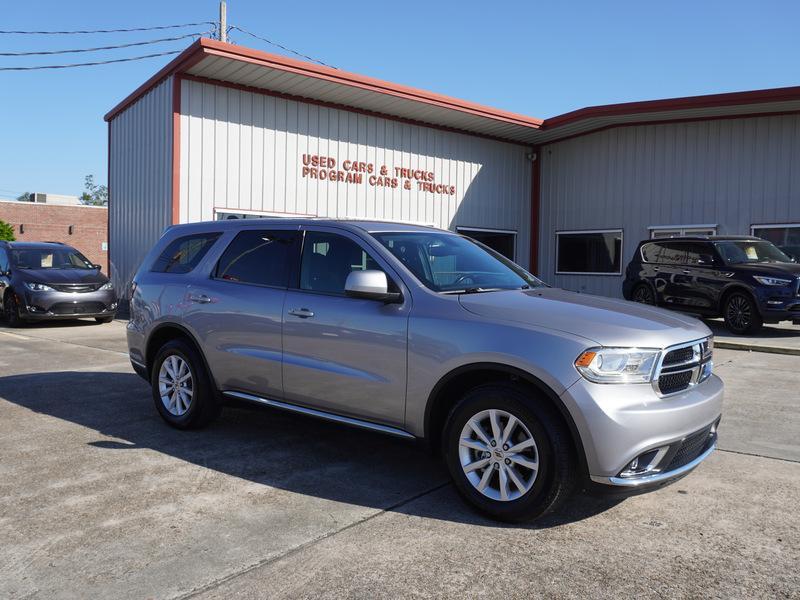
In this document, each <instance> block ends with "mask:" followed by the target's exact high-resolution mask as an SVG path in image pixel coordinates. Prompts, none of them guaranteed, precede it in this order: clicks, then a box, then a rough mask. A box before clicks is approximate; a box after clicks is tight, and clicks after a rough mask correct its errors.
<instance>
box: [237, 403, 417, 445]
mask: <svg viewBox="0 0 800 600" xmlns="http://www.w3.org/2000/svg"><path fill="white" fill-rule="evenodd" d="M222 394H223V395H225V396H228V397H229V398H237V399H239V400H247V401H248V402H256V403H258V404H266V405H267V406H271V407H273V408H279V409H281V410H288V411H289V412H295V413H299V414H301V415H308V416H311V417H317V418H318V419H325V420H326V421H334V422H335V423H343V424H345V425H351V426H353V427H360V428H361V429H369V430H371V431H378V432H380V433H385V434H388V435H393V436H396V437H400V438H404V439H409V440H413V439H416V438H415V437H414V436H413V435H411V434H410V433H408V432H407V431H403V430H402V429H397V428H396V427H389V426H388V425H378V424H377V423H370V422H369V421H362V420H361V419H354V418H352V417H343V416H341V415H335V414H333V413H329V412H325V411H323V410H316V409H314V408H306V407H305V406H297V405H296V404H288V403H287V402H280V401H278V400H270V399H269V398H261V397H260V396H253V395H252V394H245V393H244V392H222Z"/></svg>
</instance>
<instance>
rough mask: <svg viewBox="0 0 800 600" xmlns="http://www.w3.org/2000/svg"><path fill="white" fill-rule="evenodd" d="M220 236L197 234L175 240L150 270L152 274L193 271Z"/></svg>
mask: <svg viewBox="0 0 800 600" xmlns="http://www.w3.org/2000/svg"><path fill="white" fill-rule="evenodd" d="M220 235H221V234H220V233H218V232H213V233H197V234H194V235H186V236H183V237H179V238H175V239H174V240H172V241H171V242H170V243H169V245H168V246H167V247H166V248H165V249H164V251H163V252H162V253H161V255H160V256H159V257H158V258H157V259H156V260H155V262H154V263H153V267H152V268H151V269H150V270H151V271H152V272H153V273H188V272H189V271H191V270H192V269H194V268H195V267H196V266H197V265H198V264H200V261H201V260H203V257H204V256H205V255H206V252H208V251H209V250H210V249H211V246H213V245H214V242H216V241H217V238H219V236H220Z"/></svg>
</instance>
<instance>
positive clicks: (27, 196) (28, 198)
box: [17, 192, 33, 202]
mask: <svg viewBox="0 0 800 600" xmlns="http://www.w3.org/2000/svg"><path fill="white" fill-rule="evenodd" d="M32 195H33V194H31V193H30V192H25V193H24V194H20V195H19V196H17V200H19V201H20V202H30V201H31V196H32Z"/></svg>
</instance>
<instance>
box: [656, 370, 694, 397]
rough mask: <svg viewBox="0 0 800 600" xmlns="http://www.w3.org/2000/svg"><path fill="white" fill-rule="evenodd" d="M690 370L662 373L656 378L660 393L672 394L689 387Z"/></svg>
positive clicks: (690, 379)
mask: <svg viewBox="0 0 800 600" xmlns="http://www.w3.org/2000/svg"><path fill="white" fill-rule="evenodd" d="M692 375H693V374H692V371H680V372H678V373H664V374H663V375H661V376H660V377H659V378H658V388H659V389H660V390H661V393H662V394H674V393H675V392H680V391H681V390H685V389H686V388H687V387H689V384H690V383H691V382H692Z"/></svg>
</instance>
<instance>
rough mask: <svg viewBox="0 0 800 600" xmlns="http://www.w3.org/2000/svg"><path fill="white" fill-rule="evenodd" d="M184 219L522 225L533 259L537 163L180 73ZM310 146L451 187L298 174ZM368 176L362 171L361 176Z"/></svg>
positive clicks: (523, 247)
mask: <svg viewBox="0 0 800 600" xmlns="http://www.w3.org/2000/svg"><path fill="white" fill-rule="evenodd" d="M181 114H182V117H181V119H182V120H181V128H180V132H181V145H180V148H181V179H180V196H181V222H191V221H200V220H209V219H213V218H214V217H215V213H214V209H215V208H216V209H228V210H244V211H265V212H276V213H297V214H310V215H316V216H325V217H335V218H342V217H358V218H366V219H385V220H393V221H395V220H396V221H408V222H416V223H430V224H434V225H436V226H438V227H442V228H451V229H454V228H455V227H456V226H468V227H485V228H492V229H508V230H514V231H517V232H518V236H517V249H516V255H517V260H518V261H519V262H520V263H521V264H523V265H527V264H528V257H529V229H530V225H529V223H530V184H531V163H530V162H529V160H528V159H527V158H526V154H527V153H528V152H529V150H528V149H527V148H525V147H524V146H518V145H515V144H506V143H502V142H496V141H492V140H487V139H483V138H478V137H475V136H471V135H462V134H457V133H450V132H446V131H440V130H436V129H431V128H426V127H419V126H414V125H409V124H405V123H400V122H397V121H393V120H386V119H380V118H376V117H371V116H366V115H362V114H357V113H354V112H351V111H345V110H337V109H333V108H327V107H323V106H318V105H314V104H307V103H303V102H295V101H291V100H284V99H280V98H276V97H273V96H267V95H264V94H257V93H251V92H245V91H240V90H236V89H231V88H226V87H222V86H215V85H209V84H203V83H198V82H194V81H183V83H182V88H181ZM304 154H314V155H323V156H330V157H333V158H335V159H336V160H337V167H336V168H337V169H341V168H342V163H343V161H344V160H347V159H349V160H351V161H352V160H354V161H363V162H369V163H373V164H374V165H375V166H376V168H379V167H380V165H386V166H387V167H388V168H389V169H390V171H391V170H392V169H393V168H394V167H404V168H411V169H423V170H426V171H433V172H434V173H435V178H436V182H437V183H443V184H449V185H454V186H455V187H456V193H455V194H454V195H447V194H435V193H429V192H420V191H418V190H417V189H416V185H415V186H414V189H412V190H405V189H402V186H401V187H398V188H397V189H391V188H386V187H377V186H370V185H368V184H367V183H366V182H365V183H362V184H355V183H350V184H348V183H343V182H336V183H331V182H329V181H321V180H319V179H312V178H308V177H303V176H302V167H303V160H302V157H303V155H304ZM365 179H366V176H365Z"/></svg>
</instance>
